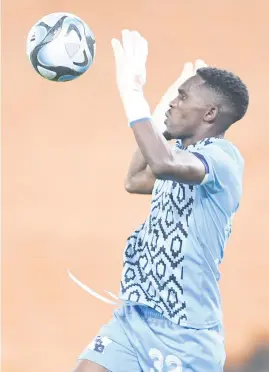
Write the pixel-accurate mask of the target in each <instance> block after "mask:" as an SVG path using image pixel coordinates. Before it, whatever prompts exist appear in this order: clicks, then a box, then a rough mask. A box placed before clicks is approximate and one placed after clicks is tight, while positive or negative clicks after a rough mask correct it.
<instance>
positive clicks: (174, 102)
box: [169, 98, 176, 108]
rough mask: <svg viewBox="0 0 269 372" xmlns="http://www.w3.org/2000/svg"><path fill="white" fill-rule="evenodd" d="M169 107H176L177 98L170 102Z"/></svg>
mask: <svg viewBox="0 0 269 372" xmlns="http://www.w3.org/2000/svg"><path fill="white" fill-rule="evenodd" d="M169 106H170V107H171V108H173V107H176V98H174V99H173V100H172V101H171V102H170V104H169Z"/></svg>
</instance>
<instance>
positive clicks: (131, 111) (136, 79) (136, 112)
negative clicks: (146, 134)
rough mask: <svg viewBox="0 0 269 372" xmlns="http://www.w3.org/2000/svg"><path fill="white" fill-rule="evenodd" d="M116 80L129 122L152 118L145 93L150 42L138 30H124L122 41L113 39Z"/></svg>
mask: <svg viewBox="0 0 269 372" xmlns="http://www.w3.org/2000/svg"><path fill="white" fill-rule="evenodd" d="M111 44H112V48H113V52H114V57H115V64H116V81H117V86H118V90H119V93H120V96H121V98H122V101H123V105H124V108H125V112H126V115H127V117H128V120H129V123H130V122H133V121H136V120H139V119H144V118H150V117H151V113H150V108H149V105H148V103H147V102H146V100H145V98H144V95H143V86H144V85H145V83H146V61H147V56H148V42H147V41H146V39H145V38H143V37H142V36H141V35H140V34H139V32H137V31H129V30H123V31H122V42H120V41H119V40H118V39H114V38H113V39H112V41H111Z"/></svg>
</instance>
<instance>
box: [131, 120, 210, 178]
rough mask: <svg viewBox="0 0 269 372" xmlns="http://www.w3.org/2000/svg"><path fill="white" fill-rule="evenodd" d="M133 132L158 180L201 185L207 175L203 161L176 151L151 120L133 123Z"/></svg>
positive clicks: (184, 152)
mask: <svg viewBox="0 0 269 372" xmlns="http://www.w3.org/2000/svg"><path fill="white" fill-rule="evenodd" d="M132 130H133V133H134V136H135V139H136V142H137V144H138V147H139V148H140V150H141V153H142V154H143V156H144V159H145V161H146V163H147V164H148V166H149V167H150V169H151V171H152V173H153V175H154V176H155V177H156V178H158V179H164V180H175V181H178V182H181V183H187V184H192V185H195V184H200V183H202V181H203V180H204V178H205V175H206V164H205V163H204V162H203V159H200V158H198V157H197V156H195V155H194V154H191V153H189V152H187V151H174V150H173V149H172V148H171V147H170V146H169V143H168V142H167V140H166V139H165V138H164V136H162V135H160V134H159V133H158V132H157V131H156V129H155V128H154V126H153V125H152V123H151V121H150V120H146V119H145V120H141V121H138V122H136V123H132Z"/></svg>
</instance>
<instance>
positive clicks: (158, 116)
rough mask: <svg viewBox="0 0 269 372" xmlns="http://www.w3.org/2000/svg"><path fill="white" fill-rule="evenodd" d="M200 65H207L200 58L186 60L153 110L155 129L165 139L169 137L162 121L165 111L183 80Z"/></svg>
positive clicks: (194, 72)
mask: <svg viewBox="0 0 269 372" xmlns="http://www.w3.org/2000/svg"><path fill="white" fill-rule="evenodd" d="M202 67H207V64H206V63H205V62H204V61H203V60H201V59H197V60H196V61H195V63H192V62H186V63H185V64H184V67H183V70H182V71H181V73H180V75H179V77H178V78H177V79H176V80H175V81H174V83H173V84H172V85H171V86H170V87H169V88H168V90H167V91H166V93H165V94H164V95H163V97H162V98H161V100H160V102H159V103H158V105H157V106H156V108H155V110H154V112H153V122H154V124H155V125H156V127H157V129H158V130H159V131H160V132H161V133H162V134H164V135H165V137H166V138H167V139H169V134H168V133H167V132H166V125H165V124H164V121H165V113H166V111H167V110H168V109H169V104H170V102H171V101H172V100H173V99H174V98H175V97H176V96H177V95H178V88H179V87H180V86H181V85H182V84H183V83H184V82H185V81H187V80H188V79H189V78H191V77H192V76H194V75H195V74H196V71H197V70H198V69H199V68H202Z"/></svg>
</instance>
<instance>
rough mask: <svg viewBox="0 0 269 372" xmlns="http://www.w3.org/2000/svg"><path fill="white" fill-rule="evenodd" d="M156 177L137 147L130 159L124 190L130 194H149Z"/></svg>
mask: <svg viewBox="0 0 269 372" xmlns="http://www.w3.org/2000/svg"><path fill="white" fill-rule="evenodd" d="M155 181H156V177H155V176H154V174H153V173H152V171H151V169H150V167H149V166H148V164H147V163H146V161H145V159H144V156H143V155H142V153H141V151H140V149H139V148H138V149H137V150H136V151H135V153H134V155H133V157H132V160H131V163H130V166H129V169H128V173H127V176H126V178H125V184H124V185H125V190H126V191H128V192H129V193H131V194H151V193H152V190H153V186H154V183H155Z"/></svg>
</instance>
